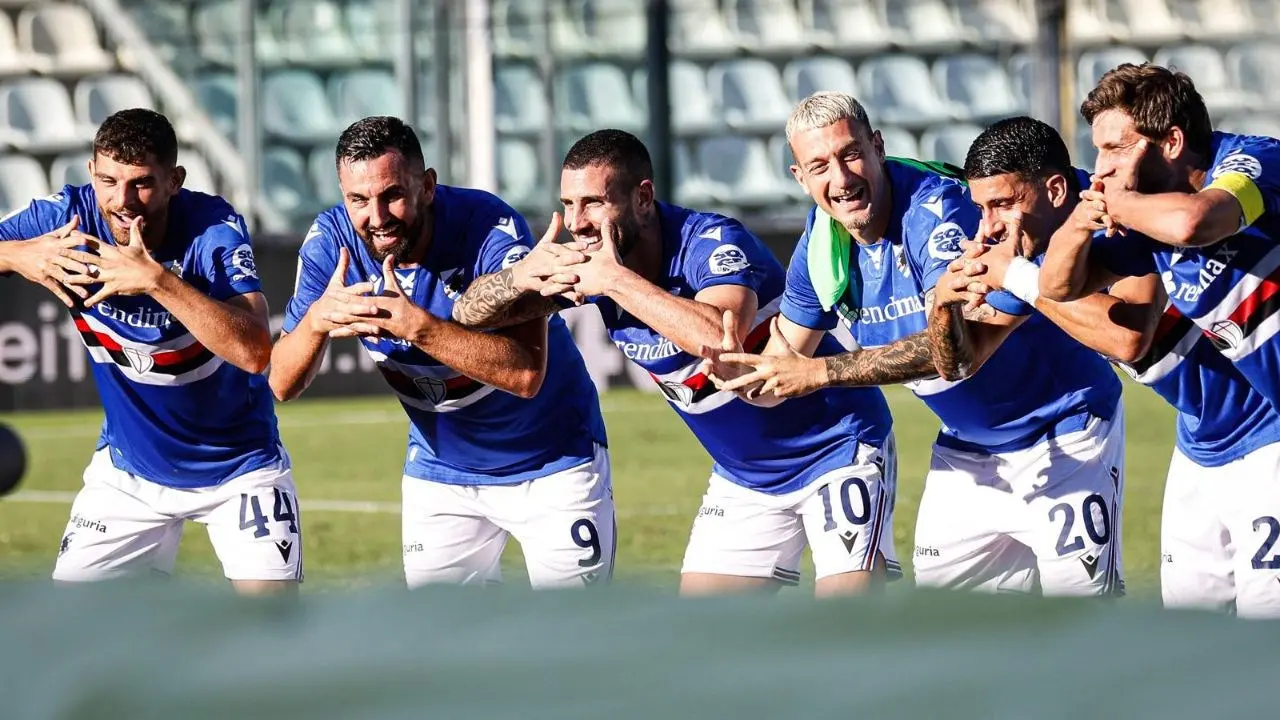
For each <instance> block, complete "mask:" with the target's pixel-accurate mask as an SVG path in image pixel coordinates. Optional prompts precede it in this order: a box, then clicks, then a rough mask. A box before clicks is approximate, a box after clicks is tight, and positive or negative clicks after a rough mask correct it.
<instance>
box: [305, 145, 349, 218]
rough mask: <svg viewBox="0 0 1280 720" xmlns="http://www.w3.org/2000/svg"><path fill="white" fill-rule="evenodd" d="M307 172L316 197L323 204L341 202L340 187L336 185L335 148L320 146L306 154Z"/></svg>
mask: <svg viewBox="0 0 1280 720" xmlns="http://www.w3.org/2000/svg"><path fill="white" fill-rule="evenodd" d="M307 174H308V175H310V176H311V186H312V187H313V188H315V190H316V199H317V200H318V201H320V204H322V205H325V206H332V205H337V204H338V203H340V202H342V188H341V187H339V185H338V163H337V159H336V158H335V149H334V148H331V147H328V146H320V147H317V148H315V149H314V150H312V151H311V154H310V155H308V156H307Z"/></svg>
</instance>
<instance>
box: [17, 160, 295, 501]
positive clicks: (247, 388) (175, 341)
mask: <svg viewBox="0 0 1280 720" xmlns="http://www.w3.org/2000/svg"><path fill="white" fill-rule="evenodd" d="M73 215H79V216H80V225H79V227H80V231H81V232H83V233H85V234H86V235H92V236H94V237H97V238H98V239H99V240H101V241H102V242H103V243H107V244H114V243H115V241H114V240H113V239H112V235H111V228H110V226H109V225H108V223H107V219H106V218H104V217H103V216H102V214H101V212H99V210H98V203H97V199H96V197H95V195H94V192H93V186H91V185H83V186H78V187H77V186H71V185H68V186H66V187H64V188H63V189H62V191H61V192H59V193H57V194H55V195H52V196H50V197H47V198H44V199H40V200H34V201H32V203H31V204H30V205H29V206H27V207H26V208H25V209H23V210H20V211H17V212H14V213H12V214H10V215H9V216H8V217H6V218H4V220H3V221H0V240H26V239H30V238H34V237H37V236H39V235H43V234H45V233H48V232H52V231H54V230H56V229H58V228H59V227H61V226H63V225H65V224H67V223H68V222H69V221H70V220H71V217H72V216H73ZM82 249H84V248H82ZM152 255H153V256H154V257H155V259H156V260H157V261H158V262H159V263H160V264H162V265H164V266H165V268H167V269H168V270H169V271H170V272H173V273H175V274H177V275H178V276H179V277H181V278H182V279H183V281H185V282H187V283H188V284H190V285H192V286H193V287H195V288H196V289H197V290H199V291H200V292H202V293H205V294H206V295H209V296H210V297H212V298H213V299H215V300H227V299H228V298H232V297H235V296H237V295H244V294H246V293H256V292H261V287H260V285H259V282H258V272H257V268H256V267H255V266H254V262H253V246H252V243H251V241H250V239H249V233H248V231H247V230H246V229H245V224H244V220H243V218H241V217H240V216H239V215H238V214H237V213H236V211H235V209H233V208H232V207H231V205H229V204H228V203H227V202H226V201H225V200H223V199H222V198H218V197H214V196H211V195H205V194H203V193H198V192H191V191H189V190H181V191H179V192H178V194H177V195H176V196H175V197H174V198H173V200H172V201H171V202H170V205H169V223H168V230H167V232H166V235H165V238H164V241H163V242H162V243H161V245H160V246H159V247H158V248H156V249H155V251H154V252H153V253H152ZM100 288H101V286H100V285H93V286H89V291H90V293H91V294H92V293H94V292H97V290H99V289H100ZM71 315H72V318H73V319H74V321H75V326H76V329H77V330H79V331H80V337H81V339H82V340H83V341H84V344H85V347H87V348H88V351H89V356H90V358H91V359H92V360H93V363H92V365H93V377H94V380H95V382H96V383H97V386H98V393H99V395H100V396H101V398H102V410H103V414H104V416H105V417H104V420H103V424H102V433H101V435H100V436H99V439H98V448H99V449H101V448H102V447H107V446H109V447H110V448H111V461H112V463H113V464H114V465H115V466H116V467H117V468H119V469H121V470H123V471H125V472H127V473H131V474H133V475H137V476H138V477H141V478H144V479H146V480H149V481H151V482H154V483H156V484H159V485H164V486H167V487H176V488H200V487H210V486H214V485H218V484H221V483H223V482H226V481H227V480H230V479H232V478H234V477H237V476H239V475H242V474H244V473H247V472H250V471H253V470H258V469H261V468H264V467H268V466H270V465H273V464H275V463H278V462H280V460H281V449H280V439H279V434H278V433H277V429H276V417H275V408H274V406H273V405H272V399H271V391H270V390H269V389H268V387H267V381H266V378H265V377H263V376H262V375H253V374H251V373H248V372H245V371H244V370H241V369H239V368H237V367H235V366H233V365H231V364H229V363H227V362H225V361H224V360H223V359H222V358H220V357H218V356H217V355H214V354H213V353H212V352H211V351H210V350H209V349H208V348H206V347H205V346H204V345H202V344H201V343H200V341H199V340H197V339H196V338H195V337H194V336H192V334H191V333H190V332H189V331H188V330H187V329H186V328H185V327H184V326H183V325H182V323H181V322H179V321H178V319H177V318H175V317H174V316H173V315H172V314H171V313H170V312H169V311H168V310H166V309H165V308H164V306H162V305H161V304H160V303H158V302H156V301H155V300H153V299H152V298H151V297H149V296H146V295H138V296H133V297H123V296H117V297H110V298H107V299H106V300H104V301H102V302H100V303H98V304H97V305H95V306H94V307H92V308H85V307H83V306H82V305H79V304H78V303H77V307H76V308H74V309H73V310H72V311H71Z"/></svg>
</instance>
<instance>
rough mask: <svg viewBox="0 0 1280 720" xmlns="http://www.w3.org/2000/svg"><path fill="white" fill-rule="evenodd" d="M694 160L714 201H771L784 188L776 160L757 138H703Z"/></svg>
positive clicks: (747, 202) (783, 190)
mask: <svg viewBox="0 0 1280 720" xmlns="http://www.w3.org/2000/svg"><path fill="white" fill-rule="evenodd" d="M697 163H698V166H699V167H700V168H701V169H702V172H703V174H704V175H705V176H706V178H707V180H708V181H709V182H710V183H711V186H712V197H713V198H714V199H715V200H716V201H718V202H722V203H727V204H734V205H771V204H776V203H777V202H778V201H779V200H780V199H781V197H780V194H781V193H782V192H785V189H784V188H783V187H782V181H781V179H780V178H779V177H778V171H777V163H776V162H774V160H773V159H772V158H771V157H770V155H769V149H768V148H767V147H766V146H765V143H764V141H763V140H761V139H759V138H754V137H742V136H736V135H720V136H717V137H713V138H708V139H706V140H703V141H701V142H699V143H698V153H697Z"/></svg>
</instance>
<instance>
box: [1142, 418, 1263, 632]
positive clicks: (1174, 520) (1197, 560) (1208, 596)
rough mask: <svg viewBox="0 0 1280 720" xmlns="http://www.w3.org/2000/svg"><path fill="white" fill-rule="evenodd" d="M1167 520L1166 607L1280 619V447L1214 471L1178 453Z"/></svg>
mask: <svg viewBox="0 0 1280 720" xmlns="http://www.w3.org/2000/svg"><path fill="white" fill-rule="evenodd" d="M1162 516H1163V517H1162V520H1161V525H1160V556H1161V563H1160V586H1161V591H1162V594H1163V596H1164V604H1165V605H1166V606H1169V607H1187V608H1204V609H1214V610H1224V611H1228V612H1229V611H1232V610H1234V612H1235V613H1236V614H1238V615H1240V616H1242V617H1269V618H1275V617H1280V443H1275V444H1272V445H1267V446H1264V447H1261V448H1258V449H1257V450H1254V451H1253V452H1251V453H1249V454H1248V455H1245V456H1244V457H1242V458H1240V459H1238V460H1235V461H1234V462H1230V463H1227V464H1226V465H1223V466H1221V467H1212V468H1209V467H1201V466H1200V465H1196V464H1195V463H1194V462H1192V461H1191V460H1190V459H1188V458H1187V457H1186V456H1185V455H1183V454H1182V453H1181V452H1178V450H1176V449H1175V450H1174V452H1173V460H1172V461H1171V462H1170V463H1169V477H1168V480H1167V481H1166V482H1165V486H1164V510H1163V513H1162Z"/></svg>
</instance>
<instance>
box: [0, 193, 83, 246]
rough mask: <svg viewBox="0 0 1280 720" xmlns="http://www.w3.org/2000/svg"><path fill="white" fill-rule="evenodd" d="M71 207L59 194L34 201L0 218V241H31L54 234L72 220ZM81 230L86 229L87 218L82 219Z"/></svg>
mask: <svg viewBox="0 0 1280 720" xmlns="http://www.w3.org/2000/svg"><path fill="white" fill-rule="evenodd" d="M71 215H72V212H71V206H70V205H69V204H68V203H67V202H66V199H65V195H63V194H62V193H59V194H57V195H50V196H49V197H44V198H37V199H35V200H32V201H31V202H30V203H29V204H28V205H27V206H26V207H24V208H19V209H17V210H14V211H13V212H10V213H9V214H8V215H5V216H4V217H3V218H0V241H4V240H30V239H32V238H36V237H40V236H41V235H44V234H45V233H48V232H53V231H54V230H57V229H58V228H60V227H62V226H63V225H66V224H67V223H68V222H69V221H70V220H71ZM80 220H81V222H80V230H81V231H83V230H84V229H85V218H81V219H80Z"/></svg>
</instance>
